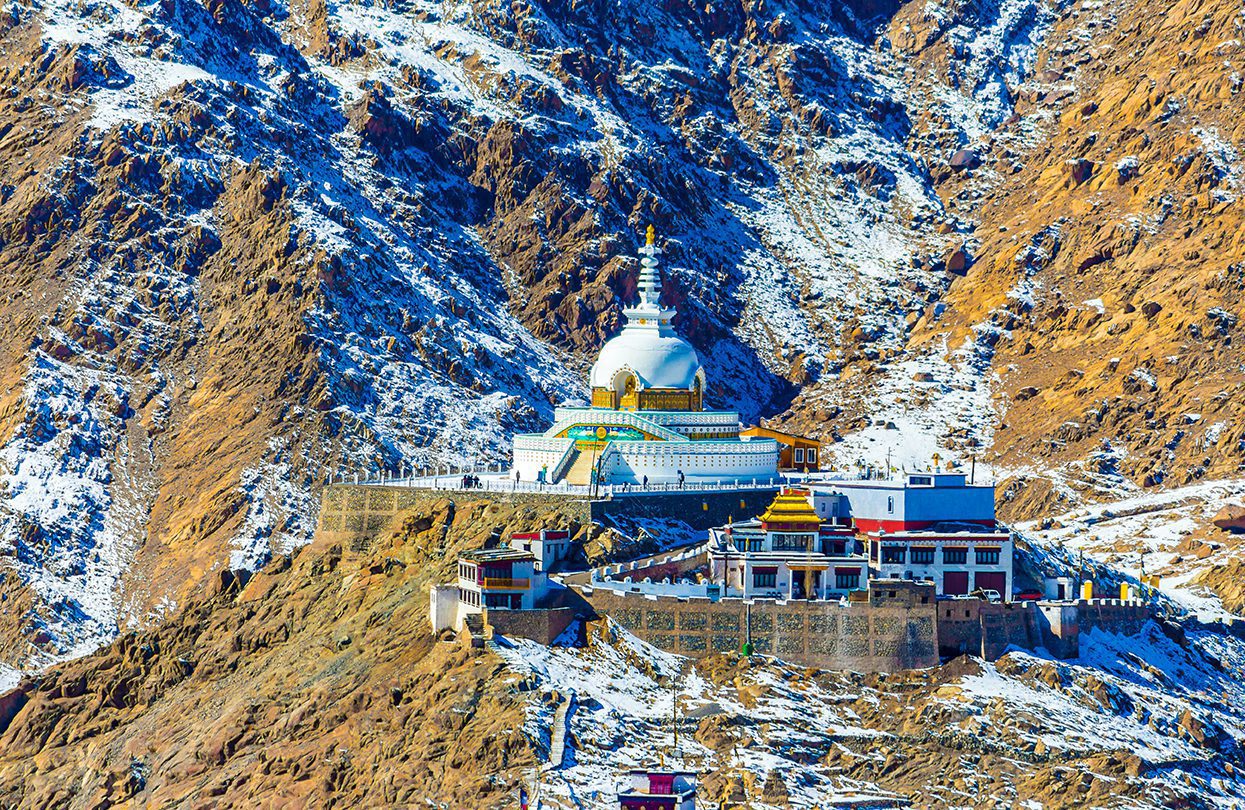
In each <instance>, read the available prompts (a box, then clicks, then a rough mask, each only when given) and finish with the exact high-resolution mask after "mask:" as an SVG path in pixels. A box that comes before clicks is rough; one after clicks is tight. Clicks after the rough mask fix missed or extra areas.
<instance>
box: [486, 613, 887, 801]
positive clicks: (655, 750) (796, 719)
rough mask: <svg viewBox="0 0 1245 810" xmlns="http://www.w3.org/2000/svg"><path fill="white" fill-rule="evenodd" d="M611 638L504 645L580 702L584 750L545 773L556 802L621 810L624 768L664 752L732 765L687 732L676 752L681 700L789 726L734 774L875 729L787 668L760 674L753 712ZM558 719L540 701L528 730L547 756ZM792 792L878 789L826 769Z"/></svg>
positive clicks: (778, 766) (618, 633)
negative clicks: (576, 643)
mask: <svg viewBox="0 0 1245 810" xmlns="http://www.w3.org/2000/svg"><path fill="white" fill-rule="evenodd" d="M610 632H612V633H613V634H614V638H613V641H612V643H606V644H597V645H595V646H593V647H592V648H591V649H589V650H577V649H573V648H565V647H557V646H554V647H544V646H542V645H540V644H536V643H535V642H529V641H526V640H523V639H517V640H513V641H511V640H506V641H504V642H503V643H502V645H501V646H500V647H499V649H498V652H499V654H500V655H501V656H502V657H503V658H505V660H506V661H507V663H508V664H509V665H510V666H511V668H512V669H514V670H515V671H516V672H518V673H521V674H523V675H528V676H532V677H535V678H536V681H537V683H538V686H539V689H540V690H542V691H544V692H549V691H551V690H556V691H558V692H559V693H561V694H562V695H573V696H574V697H575V700H576V702H577V708H576V710H575V712H574V713H573V714H572V715H571V729H572V731H573V732H574V735H575V739H576V740H577V741H578V747H577V748H576V749H575V750H574V752H573V755H572V759H571V764H570V766H569V767H565V768H563V769H561V770H557V769H549V770H545V771H544V772H543V773H542V775H541V777H540V779H541V781H542V782H543V784H542V788H541V790H542V797H543V799H544V801H546V802H549V801H564V802H567V803H568V804H569V805H570V806H581V807H588V808H605V807H612V806H614V804H616V802H614V796H615V792H616V790H617V785H618V784H619V783H620V782H619V774H620V772H621V771H623V770H625V769H626V768H629V767H643V766H651V765H654V764H655V762H654V758H655V757H657V756H658V755H659V754H664V755H665V756H666V760H665V761H666V765H667V766H669V767H688V768H691V769H703V768H708V767H722V765H723V763H720V762H717V761H716V758H715V756H714V753H713V752H712V751H711V750H710V749H708V748H706V747H704V746H703V745H701V744H699V743H697V742H696V741H695V740H694V739H690V738H689V736H688V735H687V733H686V729H685V733H684V734H683V735H681V736H680V737H679V748H678V749H677V751H675V750H674V749H673V745H674V731H673V727H672V726H671V722H670V719H671V716H672V711H673V702H674V701H675V700H676V699H677V700H678V704H679V712H681V713H688V712H695V711H697V710H698V709H704V708H706V707H711V704H714V706H713V707H711V708H710V710H711V711H714V710H720V711H721V712H722V713H724V714H726V715H728V716H747V717H749V718H750V719H752V720H755V721H756V722H758V723H773V724H774V725H775V726H776V727H780V728H784V729H788V731H786V732H784V733H782V735H781V738H780V739H772V740H769V741H767V744H765V745H762V746H748V747H740V748H739V749H738V750H737V751H736V752H735V754H734V756H733V758H732V761H731V762H730V763H729V764H727V767H728V768H730V769H732V770H735V771H739V772H749V773H753V774H758V775H761V776H762V777H764V776H765V775H767V774H769V773H770V772H771V771H777V772H779V773H783V772H788V773H789V772H790V769H791V768H792V767H793V763H792V761H791V760H790V759H789V757H790V756H792V755H793V754H795V753H796V751H797V750H798V749H800V748H801V747H802V746H803V745H805V744H814V743H816V742H817V741H819V740H824V739H825V738H826V736H827V735H832V734H858V735H865V736H868V735H873V734H874V733H875V732H872V731H870V730H868V729H863V728H860V727H859V726H857V725H856V724H854V723H853V722H852V720H851V718H850V717H849V716H848V713H846V712H843V711H841V710H840V709H838V708H836V707H835V705H834V700H835V699H841V698H842V697H843V696H842V695H830V694H827V693H824V692H823V691H822V690H821V689H820V687H818V686H817V685H816V684H811V685H806V684H801V686H799V687H795V686H792V685H791V684H790V683H788V682H787V681H786V680H785V679H784V678H783V677H782V669H783V668H782V667H781V666H780V665H779V666H775V667H774V668H773V669H772V670H771V671H766V672H764V673H762V674H761V675H760V677H759V678H758V681H757V685H758V686H759V687H761V688H762V689H764V690H765V692H766V699H765V700H764V701H763V702H761V703H760V704H758V705H755V706H751V707H746V706H745V705H744V704H743V703H741V702H740V700H739V698H738V696H736V695H733V694H731V693H730V691H729V690H721V689H718V688H716V687H714V686H713V685H712V684H710V683H708V682H707V681H705V680H704V679H703V678H701V677H700V675H698V674H697V672H696V669H695V667H694V666H693V665H692V664H691V663H690V662H688V661H686V660H685V659H682V658H680V657H678V656H674V655H670V654H668V653H663V652H661V651H660V650H658V649H656V648H655V647H652V646H651V645H648V644H646V643H644V642H643V641H640V640H639V639H637V638H636V637H635V636H633V635H631V634H630V633H628V632H627V631H626V630H623V629H622V628H618V627H616V626H614V625H611V626H610ZM552 717H553V707H552V706H551V705H547V704H544V703H540V702H537V701H533V702H532V706H531V711H530V713H529V717H528V721H527V723H526V725H525V726H524V731H525V733H527V734H528V735H529V736H530V737H531V738H532V739H533V740H534V741H535V742H536V743H537V746H538V747H541V748H544V749H545V750H547V748H548V738H549V725H550V721H551V720H552ZM792 775H793V774H792ZM797 783H798V784H797ZM788 790H790V791H791V793H790V795H791V797H792V801H793V802H795V803H796V806H806V807H811V806H813V804H814V803H815V802H818V801H822V802H824V801H826V800H828V799H830V798H849V797H855V798H859V797H861V796H862V795H871V794H872V795H876V794H877V793H878V791H876V790H870V788H869V786H867V785H863V784H860V783H858V782H856V781H855V780H846V779H841V778H835V777H834V776H833V775H832V774H830V773H829V772H828V771H827V770H826V769H823V768H816V767H811V768H802V769H801V773H800V776H799V778H798V779H792V780H790V782H788ZM611 802H613V804H611ZM552 806H559V805H557V804H554V805H552ZM752 806H753V807H755V808H757V810H762V808H768V805H763V804H754V805H752Z"/></svg>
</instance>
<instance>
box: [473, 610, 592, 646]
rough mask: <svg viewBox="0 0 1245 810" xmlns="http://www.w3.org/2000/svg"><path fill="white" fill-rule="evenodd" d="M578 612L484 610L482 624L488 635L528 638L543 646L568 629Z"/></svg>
mask: <svg viewBox="0 0 1245 810" xmlns="http://www.w3.org/2000/svg"><path fill="white" fill-rule="evenodd" d="M576 615H578V611H577V610H576V609H575V608H573V607H560V608H549V609H544V610H487V609H486V610H485V611H484V623H485V624H486V625H487V626H488V628H489V631H490V633H498V634H500V635H503V636H509V637H510V638H528V639H531V640H532V641H537V642H540V643H541V644H544V645H549V644H552V643H553V640H554V639H555V638H557V637H558V636H560V635H562V631H564V630H566V628H568V627H570V625H571V622H573V621H574V620H575V617H576Z"/></svg>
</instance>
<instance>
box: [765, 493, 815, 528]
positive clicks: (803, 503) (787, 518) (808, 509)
mask: <svg viewBox="0 0 1245 810" xmlns="http://www.w3.org/2000/svg"><path fill="white" fill-rule="evenodd" d="M761 522H762V523H779V524H790V523H801V524H807V523H816V524H820V523H821V518H820V517H818V516H817V513H816V512H814V511H813V506H812V504H810V503H809V502H808V493H807V492H805V491H803V490H799V489H784V490H782V491H781V492H779V493H778V495H777V496H776V497H775V498H774V500H773V502H772V503H771V504H770V505H769V506H768V507H766V509H765V513H764V514H763V515H761Z"/></svg>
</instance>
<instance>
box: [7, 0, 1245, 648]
mask: <svg viewBox="0 0 1245 810" xmlns="http://www.w3.org/2000/svg"><path fill="white" fill-rule="evenodd" d="M1239 24H1240V23H1239V18H1238V15H1236V13H1235V10H1233V9H1231V8H1230V7H1229V6H1228V4H1226V3H1223V4H1215V3H1209V4H1206V3H1204V4H1180V5H1178V6H1177V7H1176V8H1175V9H1174V10H1173V11H1172V12H1171V13H1170V14H1169V15H1168V16H1167V17H1166V18H1164V19H1159V18H1157V17H1156V16H1155V15H1151V14H1149V13H1148V12H1147V10H1146V8H1145V5H1144V4H1141V3H1137V2H1131V0H1118V1H1117V2H1111V3H1105V4H1101V5H1095V6H1094V7H1093V8H1090V7H1088V6H1085V7H1081V6H1075V7H1074V6H1072V5H1070V4H1065V3H1062V2H1039V0H1007V2H1003V3H987V4H976V3H951V2H946V3H928V2H913V3H908V4H898V3H872V2H855V3H847V4H831V5H830V6H829V7H827V5H826V4H824V3H805V2H800V0H786V1H785V2H746V3H741V4H731V3H710V4H708V5H705V4H686V3H685V4H680V3H677V2H673V3H671V2H666V3H652V2H647V3H639V4H634V3H633V4H627V5H625V6H619V5H617V4H610V3H597V2H583V3H570V4H563V3H540V2H521V3H495V2H476V3H430V2H427V3H426V2H395V3H393V4H389V5H367V6H364V5H354V4H349V3H344V4H338V3H334V4H326V3H322V2H318V0H309V1H308V2H302V1H301V0H299V2H282V1H281V0H256V2H240V0H223V1H222V2H211V3H208V4H206V5H200V4H196V3H192V2H184V1H183V0H170V1H169V2H160V3H155V4H147V5H144V4H139V3H132V4H130V3H125V2H121V0H97V1H95V2H88V3H67V2H59V0H29V1H28V2H27V1H26V0H22V1H21V2H13V3H10V4H9V5H7V6H5V7H4V9H3V11H2V13H0V49H2V52H3V59H2V60H0V70H3V72H4V79H5V82H4V86H5V87H6V88H9V89H8V91H7V92H6V93H5V94H4V95H3V98H0V154H2V155H3V157H4V160H3V161H2V162H0V278H3V282H4V283H3V288H2V294H0V327H2V328H0V375H3V384H2V385H0V481H2V484H0V486H2V489H0V538H2V540H3V544H4V547H5V549H6V550H7V553H8V555H9V556H8V563H9V565H8V569H7V570H8V571H9V572H10V573H9V574H8V576H7V577H6V579H5V580H4V582H3V583H2V584H0V589H3V595H5V596H8V597H9V598H8V601H7V603H6V604H7V605H9V606H14V607H11V608H10V610H9V611H8V612H7V614H5V619H4V621H5V622H6V623H7V630H6V632H5V633H4V634H3V636H4V638H5V639H6V641H5V642H4V649H3V651H2V652H3V655H4V657H5V658H6V659H7V660H8V661H10V662H12V663H18V664H32V665H33V664H38V663H41V662H45V661H47V660H50V659H51V658H55V657H59V656H63V655H69V654H74V653H75V651H81V650H83V649H89V648H90V647H91V646H93V645H95V644H97V643H98V642H99V641H100V640H101V639H106V638H109V637H111V636H112V635H114V634H115V633H117V632H119V631H120V630H121V629H123V628H125V627H129V626H131V625H143V624H148V623H150V622H152V621H154V620H157V619H159V618H160V617H162V616H165V615H167V614H168V613H169V612H170V611H171V610H173V609H174V608H175V607H176V606H177V605H180V604H182V603H183V602H184V600H185V599H186V598H187V597H188V595H189V594H190V593H192V592H193V591H194V589H195V588H197V587H198V586H199V585H200V584H201V583H203V582H205V581H208V580H210V579H211V578H212V576H213V575H214V572H216V571H219V570H221V569H223V568H227V567H230V566H233V567H237V566H247V565H251V566H253V565H257V564H260V563H262V561H264V560H265V559H267V558H269V557H270V556H271V555H273V554H280V553H282V552H284V551H287V550H289V549H291V548H293V547H296V546H298V545H299V544H301V543H304V542H306V541H307V540H308V539H309V536H310V531H311V526H312V525H313V524H314V511H315V507H314V504H315V493H316V491H317V488H318V486H319V485H320V484H322V483H323V481H324V480H325V479H326V478H327V477H328V476H330V475H332V474H333V473H334V472H338V471H345V472H347V473H348V474H350V473H353V472H355V471H363V472H369V471H370V472H378V471H391V472H392V471H398V470H400V469H401V468H402V466H403V465H412V466H414V465H421V464H427V463H435V462H442V463H446V462H452V463H461V462H469V461H471V460H473V459H489V460H492V459H499V458H501V457H503V456H504V455H505V453H506V451H507V449H508V448H507V445H506V437H507V436H508V435H509V434H510V433H512V432H514V431H516V430H521V429H528V428H532V427H536V426H538V425H539V424H540V423H541V422H542V420H543V419H544V418H546V417H547V416H548V414H549V412H550V409H551V407H552V405H553V404H554V403H556V402H557V401H560V400H562V399H563V398H566V397H568V396H572V397H573V396H577V395H581V394H582V393H584V392H583V384H582V371H583V370H584V368H585V364H586V362H587V361H588V360H589V359H590V358H591V355H592V353H593V351H594V350H595V347H596V346H597V345H599V343H600V341H601V340H602V339H604V338H605V337H607V336H608V335H610V334H611V333H612V331H613V330H614V329H615V328H616V327H617V324H618V319H619V310H620V307H621V304H622V302H623V301H624V300H626V299H627V298H628V297H629V296H631V295H632V294H633V292H634V290H633V289H632V285H633V283H634V281H633V279H634V272H633V271H634V264H633V262H632V259H631V258H630V256H631V255H632V254H633V251H634V247H635V241H636V236H637V235H638V233H640V232H641V231H642V229H643V226H644V225H646V224H648V223H649V222H654V223H656V225H657V226H658V230H659V233H660V234H661V240H662V245H663V247H664V248H665V250H666V254H665V259H666V272H667V274H668V280H669V281H670V282H671V283H669V284H668V285H667V287H668V289H669V290H670V291H671V293H670V295H671V300H672V302H674V303H677V304H678V305H679V308H680V313H681V316H680V318H681V320H680V327H681V328H682V329H683V330H684V331H685V332H686V333H687V334H689V336H690V337H691V338H692V339H693V340H694V342H696V344H697V345H698V347H699V348H700V349H701V352H702V355H703V356H704V357H705V358H706V360H707V362H708V365H709V371H710V376H711V379H712V380H713V382H714V389H713V390H712V391H711V396H712V398H714V399H716V401H717V402H719V403H722V404H730V405H733V406H737V407H739V408H740V409H741V410H742V411H743V412H744V413H745V415H746V416H747V417H748V418H752V417H756V416H762V415H763V416H774V417H778V418H779V420H780V421H785V422H786V423H788V424H790V425H792V426H794V427H797V428H799V429H801V430H807V431H809V432H812V433H815V434H818V435H821V436H823V437H825V438H827V439H842V441H841V442H836V443H835V444H834V446H833V447H831V448H830V451H831V456H832V457H833V458H834V459H836V461H837V462H838V463H846V464H850V463H854V462H855V461H856V460H857V459H861V458H864V459H867V460H872V461H879V460H881V459H882V458H883V457H884V456H886V455H888V454H889V455H891V457H892V460H893V461H894V462H895V463H900V462H907V463H912V462H916V461H920V462H921V463H927V461H928V459H929V457H930V456H931V455H932V454H933V453H934V452H939V453H940V454H941V455H942V456H943V457H944V458H947V457H949V456H956V457H958V458H960V459H961V460H962V459H963V458H964V457H965V456H967V455H969V454H980V455H981V456H982V457H983V458H993V459H995V460H996V461H997V462H998V463H999V464H1001V465H1004V466H1005V467H1006V468H1007V469H1009V470H1014V471H1017V472H1018V473H1020V475H1018V477H1017V478H1016V479H1015V486H1014V487H1013V489H1012V491H1011V493H1010V494H1011V497H1012V503H1013V504H1015V509H1014V513H1015V514H1016V515H1023V516H1031V515H1035V514H1038V513H1040V512H1041V511H1042V510H1043V509H1045V508H1047V507H1049V506H1051V505H1052V504H1053V503H1054V502H1056V501H1061V500H1068V499H1075V498H1082V497H1086V496H1087V495H1088V496H1094V495H1095V494H1096V492H1095V490H1094V488H1095V487H1099V488H1105V489H1109V490H1111V491H1113V492H1115V491H1118V490H1120V489H1127V488H1129V487H1132V486H1141V485H1153V486H1160V487H1161V486H1166V485H1168V484H1169V483H1171V482H1176V481H1185V480H1189V479H1191V478H1196V477H1198V476H1220V475H1225V474H1228V473H1229V472H1231V471H1232V470H1233V469H1234V468H1235V465H1236V464H1237V463H1238V461H1239V457H1240V448H1239V442H1238V440H1239V439H1240V438H1241V437H1240V436H1239V435H1236V434H1235V433H1233V429H1232V428H1231V425H1232V424H1234V422H1233V421H1232V418H1231V417H1232V415H1233V414H1234V413H1235V412H1234V411H1233V410H1232V409H1233V408H1234V407H1235V405H1234V404H1233V402H1234V398H1233V397H1232V395H1231V394H1232V390H1234V389H1231V387H1230V386H1231V385H1232V384H1234V383H1232V382H1231V379H1230V377H1225V376H1224V375H1225V374H1227V373H1228V370H1229V369H1231V368H1232V363H1233V362H1234V361H1233V360H1232V359H1231V358H1232V357H1233V356H1234V355H1233V352H1234V349H1233V347H1232V336H1233V330H1234V328H1235V326H1234V325H1235V319H1236V315H1235V314H1234V312H1235V310H1234V309H1233V307H1234V306H1235V303H1234V302H1233V300H1232V291H1233V290H1234V289H1235V288H1234V287H1233V286H1232V284H1233V282H1232V280H1231V279H1232V278H1233V271H1232V270H1231V267H1233V266H1235V265H1234V262H1236V261H1238V260H1237V259H1234V258H1233V251H1234V250H1239V245H1240V243H1239V238H1238V235H1237V231H1236V229H1235V228H1234V227H1233V222H1234V220H1233V217H1234V216H1235V210H1236V205H1235V192H1234V189H1235V187H1236V183H1237V173H1238V168H1237V167H1238V163H1239V160H1238V157H1237V154H1236V151H1235V147H1234V146H1233V144H1234V143H1239V132H1238V130H1237V129H1236V127H1237V126H1238V123H1237V122H1236V121H1234V120H1233V119H1232V117H1231V114H1230V110H1231V108H1232V101H1233V99H1234V98H1235V96H1234V93H1235V92H1236V84H1239V82H1237V81H1236V80H1235V79H1234V78H1233V75H1234V70H1235V68H1233V67H1232V64H1233V59H1235V58H1236V57H1235V53H1236V51H1235V48H1236V46H1235V45H1233V44H1232V43H1233V42H1234V41H1235V40H1234V36H1235V35H1234V34H1233V32H1234V31H1235V30H1236V26H1238V25H1239ZM1182 37H1183V39H1182ZM1177 43H1178V44H1177ZM1225 65H1226V66H1225ZM1138 68H1141V70H1140V71H1139V70H1138ZM1172 70H1175V71H1176V72H1175V73H1171V72H1170V71H1172ZM1142 74H1145V75H1149V76H1155V77H1157V76H1160V75H1161V76H1167V77H1168V78H1166V79H1164V80H1163V81H1162V82H1159V81H1158V80H1157V79H1156V80H1155V83H1154V85H1153V86H1150V84H1149V79H1146V80H1145V81H1144V82H1143V81H1142V80H1141V79H1139V78H1138V76H1140V75H1142ZM1142 85H1145V86H1144V87H1143V86H1142ZM1069 160H1071V161H1072V162H1071V163H1069V162H1068V161H1069ZM1190 229H1191V230H1190ZM1155 307H1159V309H1156V308H1155ZM1130 308H1131V309H1130ZM1117 355H1118V358H1119V359H1118V360H1114V358H1115V357H1116V356H1117ZM1172 358H1176V359H1172ZM1221 380H1222V381H1223V382H1220V381H1221ZM1212 389H1214V390H1212ZM892 428H893V430H892ZM1238 433H1239V431H1238ZM900 437H902V439H903V440H902V441H900V440H899V439H900ZM1046 470H1055V471H1056V472H1057V473H1058V477H1057V478H1055V479H1054V480H1055V483H1056V484H1057V486H1055V487H1053V488H1052V487H1050V486H1048V485H1047V484H1046V483H1043V482H1042V481H1040V480H1036V478H1037V477H1040V476H1038V474H1039V473H1041V472H1042V471H1046ZM8 630H12V631H20V635H19V633H18V632H8Z"/></svg>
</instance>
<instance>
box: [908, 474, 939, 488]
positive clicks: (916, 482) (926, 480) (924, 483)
mask: <svg viewBox="0 0 1245 810" xmlns="http://www.w3.org/2000/svg"><path fill="white" fill-rule="evenodd" d="M908 483H909V484H911V485H912V486H914V487H932V486H933V485H934V479H933V478H931V477H930V476H928V475H914V476H912V477H910V478H909V479H908Z"/></svg>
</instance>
